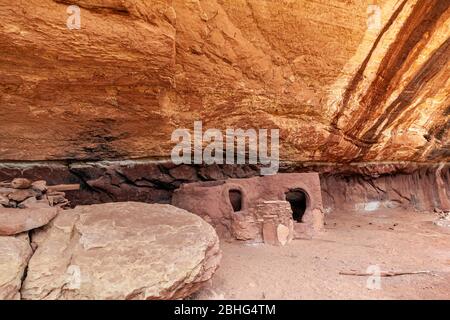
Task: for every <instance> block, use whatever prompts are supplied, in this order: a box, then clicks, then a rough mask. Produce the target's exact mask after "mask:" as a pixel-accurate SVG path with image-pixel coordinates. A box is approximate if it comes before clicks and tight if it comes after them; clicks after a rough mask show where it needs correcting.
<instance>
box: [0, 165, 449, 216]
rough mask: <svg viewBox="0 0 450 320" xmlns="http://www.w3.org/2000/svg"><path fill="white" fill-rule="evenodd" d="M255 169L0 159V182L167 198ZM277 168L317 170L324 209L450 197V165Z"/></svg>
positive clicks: (76, 198)
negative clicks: (192, 185) (183, 188)
mask: <svg viewBox="0 0 450 320" xmlns="http://www.w3.org/2000/svg"><path fill="white" fill-rule="evenodd" d="M259 172H260V171H259V169H258V168H256V167H255V166H251V165H234V166H233V165H211V166H204V165H193V166H186V165H180V166H175V165H173V164H171V163H168V162H160V163H155V162H153V161H148V162H145V161H137V162H131V161H127V162H111V163H107V162H97V163H94V162H92V163H79V164H69V165H65V164H63V163H56V164H55V163H35V164H17V163H12V164H10V165H1V164H0V181H2V180H11V179H12V178H14V177H18V176H24V177H27V178H29V179H32V180H39V179H43V178H45V179H47V181H48V182H49V184H63V183H80V184H81V185H82V188H81V189H80V190H78V191H68V192H66V197H67V198H68V199H69V200H70V202H71V203H72V204H73V205H80V204H92V203H102V202H113V201H142V202H149V203H155V202H158V203H170V202H171V198H172V194H173V192H174V190H176V189H177V188H179V186H180V185H181V184H182V183H187V182H200V181H215V180H223V179H230V178H250V177H254V176H257V175H259ZM280 172H287V173H295V172H318V173H319V176H320V183H321V187H322V188H321V189H322V198H323V206H324V208H325V211H326V212H330V211H331V210H332V209H333V208H345V209H347V210H348V209H352V210H353V209H355V208H364V206H365V205H363V203H369V202H374V201H379V202H380V204H379V205H380V206H385V207H387V206H391V205H394V206H396V205H399V206H401V207H405V208H415V209H417V210H419V211H433V210H434V208H440V209H442V210H448V202H449V201H450V165H449V164H421V163H383V164H379V163H366V164H358V163H356V164H341V165H336V164H324V163H297V162H295V163H292V162H291V163H284V164H282V166H281V167H280ZM380 184H381V186H380ZM390 186H394V187H395V191H394V190H393V189H392V188H391V187H390ZM389 201H391V202H389ZM355 204H358V206H355Z"/></svg>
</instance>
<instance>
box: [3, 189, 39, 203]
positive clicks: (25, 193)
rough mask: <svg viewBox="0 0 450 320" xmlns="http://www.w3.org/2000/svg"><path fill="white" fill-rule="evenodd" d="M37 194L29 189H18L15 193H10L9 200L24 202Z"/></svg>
mask: <svg viewBox="0 0 450 320" xmlns="http://www.w3.org/2000/svg"><path fill="white" fill-rule="evenodd" d="M34 195H35V193H34V192H33V191H31V190H29V189H17V190H15V191H14V192H13V193H10V194H9V195H8V198H9V200H13V201H16V202H22V201H24V200H26V199H28V198H31V197H33V196H34Z"/></svg>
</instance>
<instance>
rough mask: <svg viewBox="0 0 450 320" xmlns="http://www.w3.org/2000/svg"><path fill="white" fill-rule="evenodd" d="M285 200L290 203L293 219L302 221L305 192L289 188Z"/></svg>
mask: <svg viewBox="0 0 450 320" xmlns="http://www.w3.org/2000/svg"><path fill="white" fill-rule="evenodd" d="M286 201H288V202H289V203H290V204H291V209H292V218H293V219H294V221H297V222H303V220H302V219H303V215H304V214H305V211H306V193H305V192H304V191H302V190H299V189H293V190H289V191H288V192H286Z"/></svg>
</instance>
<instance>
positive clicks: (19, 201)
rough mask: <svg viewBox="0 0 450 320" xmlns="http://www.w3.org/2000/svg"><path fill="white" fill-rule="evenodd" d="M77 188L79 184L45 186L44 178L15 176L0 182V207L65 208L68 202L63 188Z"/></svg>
mask: <svg viewBox="0 0 450 320" xmlns="http://www.w3.org/2000/svg"><path fill="white" fill-rule="evenodd" d="M78 188H79V185H59V186H47V182H46V181H45V180H38V181H34V182H32V181H31V180H29V179H25V178H15V179H13V180H12V181H11V182H0V208H1V207H5V208H19V209H38V208H49V207H60V208H66V207H68V206H69V205H70V202H69V200H67V199H66V198H65V196H66V194H65V193H64V192H63V190H66V191H67V190H76V189H78Z"/></svg>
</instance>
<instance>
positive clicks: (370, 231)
mask: <svg viewBox="0 0 450 320" xmlns="http://www.w3.org/2000/svg"><path fill="white" fill-rule="evenodd" d="M436 218H437V215H434V214H421V213H411V212H393V211H389V212H375V213H361V214H356V213H352V214H350V213H345V214H344V213H340V214H337V213H334V214H332V215H329V216H327V217H326V221H327V225H326V231H325V232H323V234H321V235H320V236H319V237H317V238H316V239H314V240H295V241H293V242H292V243H290V244H289V245H287V246H285V247H272V246H266V245H263V244H258V245H249V244H244V243H241V242H231V243H230V242H225V241H223V242H222V250H223V258H222V263H221V267H220V269H219V270H218V271H217V273H216V274H215V276H214V278H213V280H212V281H211V283H210V284H209V285H208V286H206V287H205V289H203V290H202V291H200V292H199V293H198V294H197V295H196V296H195V297H194V299H450V228H444V227H438V226H436V225H434V224H433V223H432V221H433V220H435V219H436ZM371 265H375V266H379V267H380V269H381V270H382V271H419V270H429V271H432V272H433V273H432V274H416V275H402V276H395V277H388V278H387V277H382V278H381V289H368V288H367V281H368V277H365V276H362V277H361V276H345V275H339V272H340V271H351V270H355V271H360V272H365V271H366V270H367V268H368V267H369V266H371Z"/></svg>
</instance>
